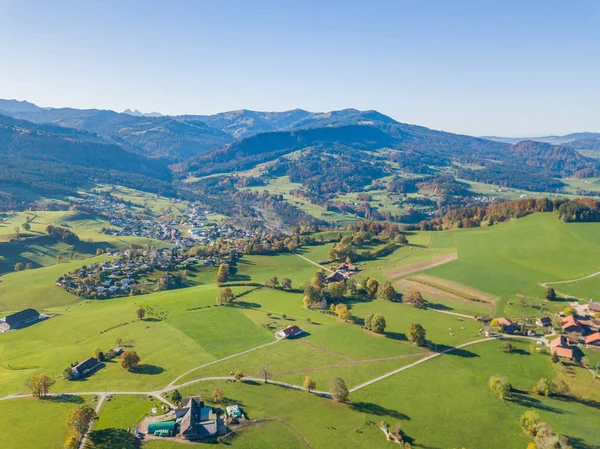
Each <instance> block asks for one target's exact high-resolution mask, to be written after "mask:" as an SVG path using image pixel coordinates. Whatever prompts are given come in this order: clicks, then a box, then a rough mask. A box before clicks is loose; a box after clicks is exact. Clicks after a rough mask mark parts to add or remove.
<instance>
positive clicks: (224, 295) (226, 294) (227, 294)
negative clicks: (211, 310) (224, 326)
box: [217, 287, 235, 305]
mask: <svg viewBox="0 0 600 449" xmlns="http://www.w3.org/2000/svg"><path fill="white" fill-rule="evenodd" d="M234 299H235V296H234V294H233V290H231V289H230V288H229V287H225V288H222V289H221V290H220V291H219V294H218V295H217V304H219V305H223V304H229V303H230V302H231V301H233V300H234Z"/></svg>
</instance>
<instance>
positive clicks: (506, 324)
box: [497, 317, 521, 334]
mask: <svg viewBox="0 0 600 449" xmlns="http://www.w3.org/2000/svg"><path fill="white" fill-rule="evenodd" d="M497 321H498V324H499V325H500V326H501V327H502V330H503V331H504V332H506V333H507V334H512V333H514V332H516V331H518V330H520V329H521V327H520V326H519V325H518V324H516V323H514V322H512V321H511V320H509V319H508V318H503V317H500V318H498V319H497Z"/></svg>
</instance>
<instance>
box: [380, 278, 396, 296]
mask: <svg viewBox="0 0 600 449" xmlns="http://www.w3.org/2000/svg"><path fill="white" fill-rule="evenodd" d="M397 296H398V293H397V292H396V289H395V288H394V287H393V286H392V283H391V282H388V281H386V282H384V283H383V284H380V285H379V287H378V288H377V297H378V298H379V299H387V300H388V301H395V300H396V297H397Z"/></svg>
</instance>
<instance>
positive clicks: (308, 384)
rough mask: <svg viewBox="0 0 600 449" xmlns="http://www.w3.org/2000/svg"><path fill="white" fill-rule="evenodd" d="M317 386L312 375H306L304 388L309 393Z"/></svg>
mask: <svg viewBox="0 0 600 449" xmlns="http://www.w3.org/2000/svg"><path fill="white" fill-rule="evenodd" d="M316 387H317V383H316V382H315V381H314V380H313V378H312V377H310V376H304V389H305V390H306V391H308V392H309V393H310V392H311V391H312V390H314V389H315V388H316Z"/></svg>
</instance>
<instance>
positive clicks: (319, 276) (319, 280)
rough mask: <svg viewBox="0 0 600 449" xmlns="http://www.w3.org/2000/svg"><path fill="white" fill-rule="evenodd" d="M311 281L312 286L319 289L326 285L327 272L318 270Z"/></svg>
mask: <svg viewBox="0 0 600 449" xmlns="http://www.w3.org/2000/svg"><path fill="white" fill-rule="evenodd" d="M310 283H311V285H312V286H314V287H317V288H318V289H322V288H323V287H325V274H324V273H323V271H317V272H316V273H315V275H314V276H313V278H312V280H311V281H310Z"/></svg>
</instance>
